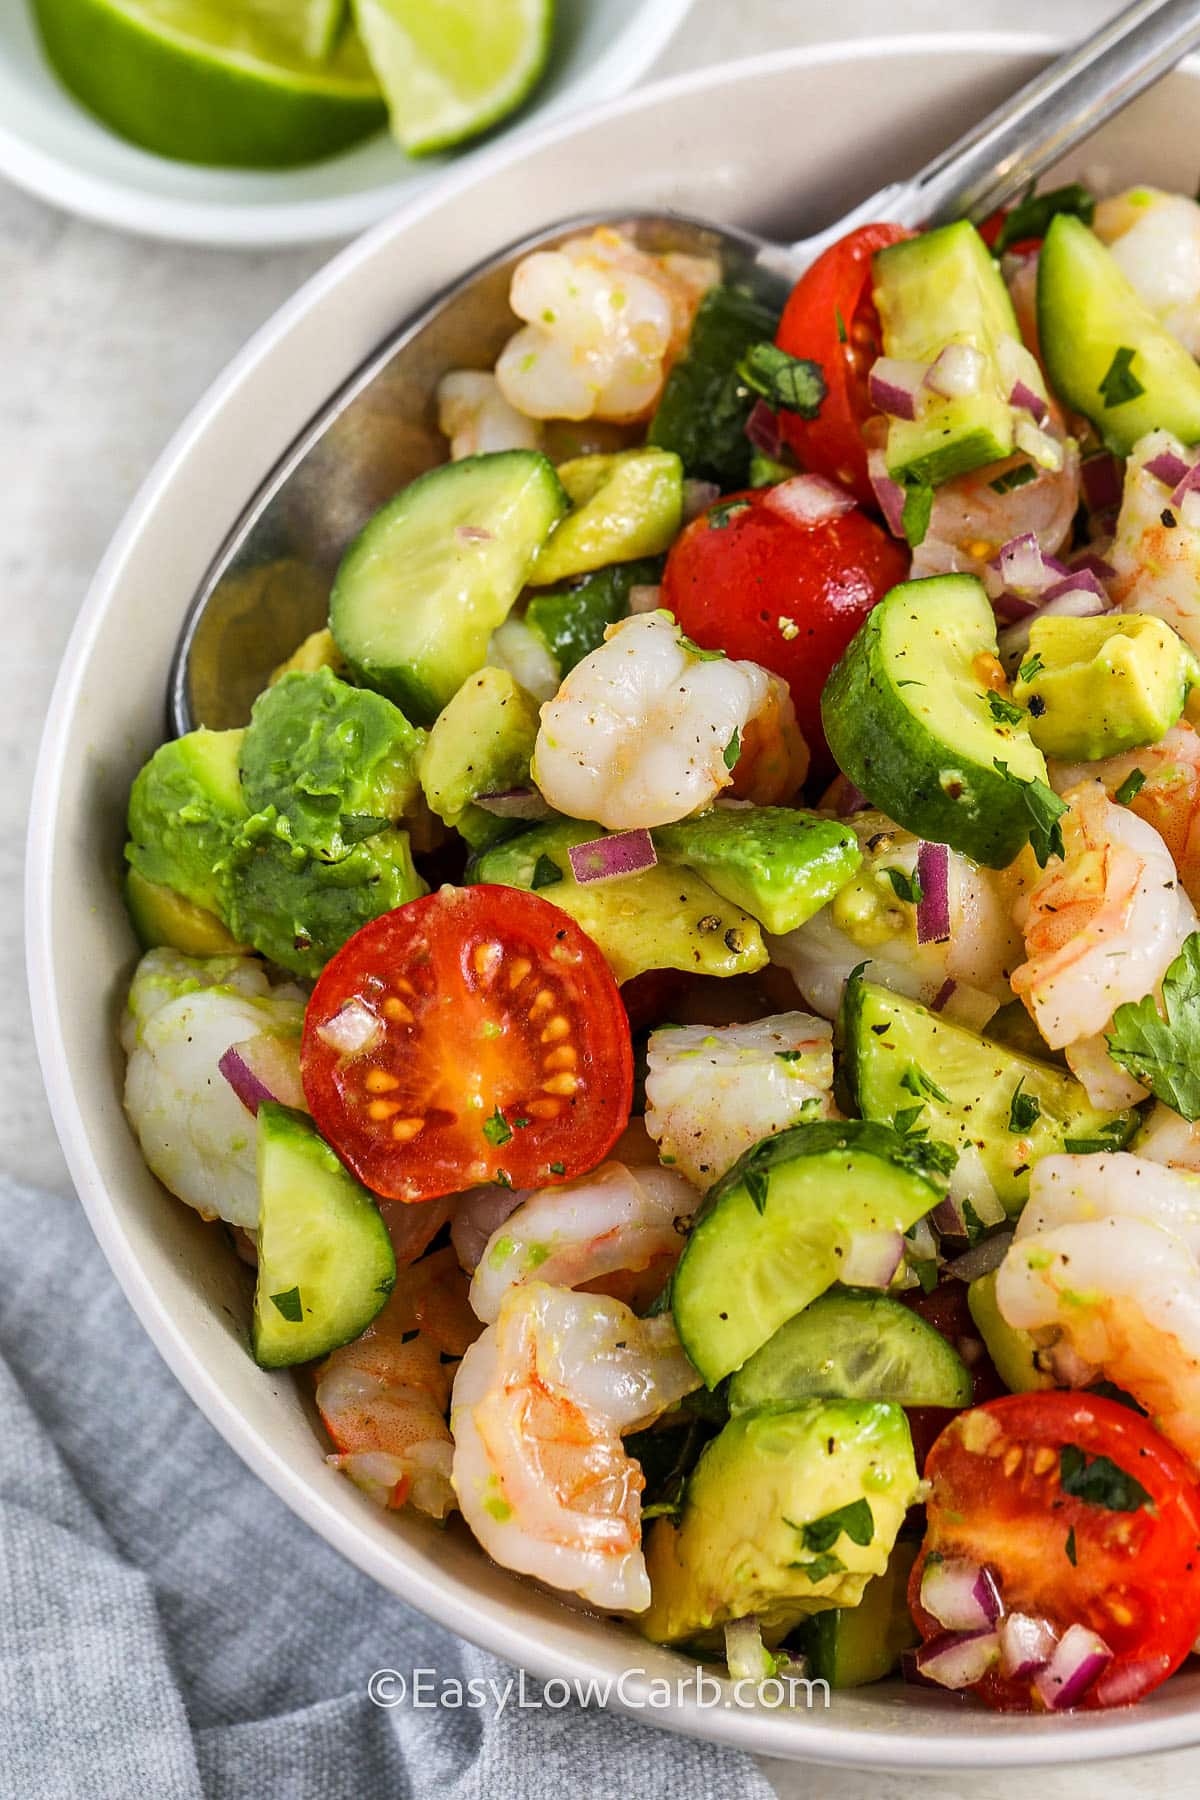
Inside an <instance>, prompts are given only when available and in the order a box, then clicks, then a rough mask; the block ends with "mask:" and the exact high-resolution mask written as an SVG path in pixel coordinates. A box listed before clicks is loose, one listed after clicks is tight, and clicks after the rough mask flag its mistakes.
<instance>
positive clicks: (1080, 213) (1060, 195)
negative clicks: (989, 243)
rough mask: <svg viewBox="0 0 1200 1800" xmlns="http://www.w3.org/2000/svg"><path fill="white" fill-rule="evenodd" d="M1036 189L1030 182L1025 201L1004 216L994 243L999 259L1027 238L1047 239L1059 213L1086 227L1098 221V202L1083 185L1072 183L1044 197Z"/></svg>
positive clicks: (1050, 191) (1048, 192) (1053, 189)
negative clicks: (1070, 216)
mask: <svg viewBox="0 0 1200 1800" xmlns="http://www.w3.org/2000/svg"><path fill="white" fill-rule="evenodd" d="M1036 185H1037V184H1036V182H1031V183H1030V185H1029V188H1028V190H1027V192H1026V194H1025V196H1024V198H1023V199H1021V200H1020V201H1018V203H1017V205H1016V206H1014V207H1013V209H1012V211H1011V212H1009V213H1007V214H1006V215H1005V218H1004V223H1003V225H1001V227H1000V234H999V236H998V237H997V239H996V243H995V252H996V255H997V256H1002V255H1003V254H1004V252H1005V251H1006V250H1007V249H1008V248H1009V247H1010V245H1012V244H1021V243H1024V242H1025V240H1026V238H1044V237H1045V235H1046V232H1047V231H1048V230H1049V228H1050V221H1051V219H1053V218H1054V217H1055V216H1056V215H1057V214H1058V213H1073V214H1074V216H1075V218H1077V219H1082V220H1083V222H1084V224H1085V225H1090V224H1091V222H1092V219H1093V218H1094V217H1095V212H1096V201H1095V198H1094V196H1093V195H1092V194H1091V193H1089V191H1088V189H1087V188H1085V187H1084V186H1083V184H1082V182H1078V181H1071V182H1068V183H1067V185H1066V186H1065V187H1058V188H1050V189H1049V190H1048V191H1047V192H1046V193H1044V194H1038V193H1035V192H1034V189H1035V187H1036Z"/></svg>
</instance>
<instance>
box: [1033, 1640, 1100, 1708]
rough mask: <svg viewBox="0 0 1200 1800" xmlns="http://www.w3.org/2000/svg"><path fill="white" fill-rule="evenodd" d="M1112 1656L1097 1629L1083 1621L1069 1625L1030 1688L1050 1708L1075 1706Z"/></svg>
mask: <svg viewBox="0 0 1200 1800" xmlns="http://www.w3.org/2000/svg"><path fill="white" fill-rule="evenodd" d="M1112 1657H1113V1653H1112V1651H1111V1650H1110V1649H1109V1647H1108V1645H1107V1644H1106V1643H1105V1641H1104V1639H1103V1638H1102V1637H1100V1636H1099V1635H1098V1633H1096V1632H1094V1631H1090V1630H1089V1629H1088V1627H1087V1626H1086V1625H1069V1626H1068V1627H1067V1629H1066V1631H1064V1633H1063V1635H1062V1637H1061V1638H1060V1639H1059V1641H1058V1644H1057V1645H1056V1646H1055V1649H1054V1651H1053V1653H1052V1655H1051V1657H1050V1661H1049V1662H1048V1663H1047V1664H1046V1667H1045V1668H1044V1669H1043V1670H1041V1672H1040V1673H1039V1674H1037V1675H1036V1676H1035V1677H1034V1681H1033V1691H1034V1693H1035V1694H1036V1695H1037V1697H1038V1699H1039V1700H1040V1701H1041V1702H1042V1705H1043V1706H1045V1707H1047V1708H1048V1709H1049V1710H1050V1711H1051V1712H1066V1711H1067V1710H1068V1709H1069V1708H1070V1707H1072V1706H1078V1704H1079V1702H1080V1701H1081V1700H1082V1699H1083V1696H1084V1695H1085V1694H1086V1693H1087V1691H1088V1689H1089V1688H1090V1687H1091V1685H1092V1683H1093V1682H1094V1681H1095V1680H1096V1678H1097V1677H1098V1676H1100V1675H1102V1674H1103V1673H1104V1671H1105V1669H1107V1667H1108V1665H1109V1663H1110V1662H1111V1661H1112Z"/></svg>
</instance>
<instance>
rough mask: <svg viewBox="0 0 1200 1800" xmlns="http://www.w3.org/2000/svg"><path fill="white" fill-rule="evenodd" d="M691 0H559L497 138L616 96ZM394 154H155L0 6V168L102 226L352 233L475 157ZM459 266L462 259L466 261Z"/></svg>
mask: <svg viewBox="0 0 1200 1800" xmlns="http://www.w3.org/2000/svg"><path fill="white" fill-rule="evenodd" d="M691 5H692V0H559V5H558V13H559V17H558V25H557V30H556V35H555V47H554V51H553V55H552V59H551V66H550V69H549V72H548V74H547V76H546V79H545V80H544V81H543V83H542V85H541V86H540V87H539V88H538V90H537V93H536V94H535V95H534V97H533V98H532V100H531V101H530V102H529V103H528V105H526V106H524V107H523V108H522V109H521V111H520V112H519V113H518V114H517V115H516V117H515V119H514V120H513V121H512V122H511V123H510V124H508V125H506V126H502V127H500V130H499V133H497V134H493V136H495V135H503V136H505V137H510V136H514V135H517V134H523V133H525V132H527V131H529V130H530V129H531V128H533V127H535V126H537V125H541V124H544V123H546V121H547V120H549V119H552V118H556V117H558V116H560V115H561V114H563V113H564V112H566V111H567V110H568V109H570V110H572V111H575V110H578V109H579V108H581V107H583V106H585V105H587V104H589V103H590V102H592V101H598V100H605V99H607V98H608V97H609V96H610V95H613V94H621V93H624V91H625V90H626V88H629V87H632V86H633V84H634V83H635V82H636V81H637V80H638V79H639V78H640V76H641V75H642V74H644V72H645V71H646V69H648V68H649V67H650V64H651V63H652V62H653V61H654V59H655V57H656V56H657V55H658V54H659V52H660V50H662V49H663V47H664V45H665V44H666V43H667V41H668V39H669V38H670V37H671V36H672V35H673V33H674V32H675V30H676V28H677V27H678V25H679V24H680V23H681V21H682V20H683V18H684V16H685V15H686V13H687V12H688V10H689V9H690V7H691ZM488 147H489V146H488V142H485V143H484V145H483V146H476V147H474V148H471V147H468V148H466V149H464V150H461V151H458V152H457V153H455V154H453V155H449V156H437V157H428V158H421V159H419V160H418V159H415V158H411V157H406V156H405V155H404V153H403V151H402V150H400V149H399V147H398V146H397V145H396V144H394V143H393V142H392V141H391V139H390V138H389V137H388V136H387V134H386V133H385V132H379V133H377V134H376V135H375V136H374V137H372V138H368V139H367V140H366V141H365V142H363V143H362V144H359V145H357V146H356V147H355V148H354V149H352V150H348V151H346V152H345V154H344V155H341V156H335V157H331V158H329V159H328V160H327V161H325V162H319V163H312V164H309V165H308V166H307V167H305V168H299V169H283V170H250V169H248V170H242V169H209V168H202V167H199V166H198V165H196V164H193V163H182V162H172V161H171V160H169V159H168V158H167V157H162V156H154V155H152V154H151V153H150V152H149V151H146V150H140V149H138V147H137V145H135V144H129V143H126V142H125V140H124V139H123V138H120V137H118V136H116V134H115V133H113V132H111V131H109V130H107V128H106V127H105V126H104V125H102V124H101V123H100V121H99V120H98V119H96V118H93V116H92V115H91V113H89V112H87V111H86V110H85V109H84V108H83V107H82V106H81V105H80V104H79V102H78V101H77V100H75V99H74V98H73V96H72V95H71V94H69V93H68V92H67V90H66V89H65V88H64V87H63V86H62V85H61V83H60V82H59V81H58V78H57V77H56V75H55V74H54V71H53V69H52V68H51V67H50V65H49V63H48V62H47V61H46V58H45V55H44V53H43V51H42V47H41V44H40V42H39V40H38V35H37V29H36V26H35V24H34V20H33V13H32V9H31V7H30V5H29V0H5V4H3V5H0V174H3V175H5V176H6V177H7V178H8V180H10V181H12V182H15V183H16V185H17V186H18V187H23V188H27V189H28V190H29V192H30V193H32V194H36V195H37V196H38V197H39V198H40V199H42V200H48V201H49V202H50V204H51V205H52V206H60V207H62V208H64V210H65V211H67V212H73V213H79V214H81V215H82V216H83V217H84V218H87V219H94V220H96V221H97V222H98V223H99V224H101V225H112V226H115V227H116V228H117V229H118V230H121V231H132V232H137V233H139V234H141V235H142V236H145V237H156V238H172V239H175V240H177V241H179V242H183V243H192V244H220V245H228V246H233V247H242V246H245V247H248V248H251V249H255V250H261V249H266V248H267V247H269V246H270V245H273V244H304V243H315V242H317V241H319V240H322V239H329V238H347V237H352V236H353V235H354V234H355V233H356V232H359V231H362V230H364V229H365V228H366V226H368V225H373V224H374V223H375V221H376V220H377V219H382V218H383V217H384V216H385V215H386V214H387V213H389V212H392V211H393V210H394V209H395V208H396V207H397V206H400V205H401V204H403V202H404V201H406V200H408V199H410V198H412V197H413V196H414V195H415V194H417V193H419V192H421V191H422V190H423V189H425V188H427V187H428V186H429V185H430V184H431V183H432V182H434V181H436V180H437V179H438V177H439V176H440V175H443V174H444V173H445V171H446V169H447V168H449V167H452V166H453V165H455V164H458V163H462V162H463V161H470V160H472V159H473V158H476V157H478V156H480V155H481V154H486V153H487V149H488ZM468 260H469V258H468Z"/></svg>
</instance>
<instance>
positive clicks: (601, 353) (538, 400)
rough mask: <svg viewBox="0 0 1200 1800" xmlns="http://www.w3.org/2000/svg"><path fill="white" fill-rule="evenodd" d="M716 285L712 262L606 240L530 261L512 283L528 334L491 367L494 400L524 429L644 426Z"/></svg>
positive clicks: (539, 254) (613, 235) (579, 242)
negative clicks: (573, 422) (521, 417)
mask: <svg viewBox="0 0 1200 1800" xmlns="http://www.w3.org/2000/svg"><path fill="white" fill-rule="evenodd" d="M719 280H720V269H719V267H718V265H717V264H716V262H715V261H712V260H710V259H708V258H704V257H687V256H649V255H647V254H646V253H645V252H644V251H641V250H639V249H637V248H636V246H635V245H633V244H631V243H630V242H629V241H628V240H627V239H625V238H623V237H622V236H621V235H620V233H619V232H615V231H611V230H600V231H596V232H593V234H592V235H591V237H587V238H571V239H570V240H569V241H568V242H567V243H565V244H564V245H563V246H562V248H561V249H560V250H535V251H533V252H532V253H531V254H530V255H529V256H526V257H523V258H522V260H521V261H520V262H519V263H518V264H517V267H516V270H515V271H514V273H513V279H512V287H511V290H510V293H509V300H510V303H511V305H512V309H513V311H514V312H515V313H516V315H517V317H518V318H519V319H524V320H525V321H526V324H525V327H524V329H523V330H521V331H518V332H517V334H516V336H515V337H513V338H511V339H510V340H509V342H508V343H507V344H506V346H505V348H504V349H503V350H502V351H501V353H500V357H499V360H498V361H497V363H496V379H497V381H498V383H499V385H500V389H501V392H502V393H503V395H504V397H505V399H506V400H507V401H508V402H509V404H510V405H511V406H513V407H515V408H516V409H517V410H518V411H519V412H521V413H524V414H526V415H527V416H528V417H529V418H532V419H590V418H598V419H610V420H616V421H632V420H636V419H642V418H645V417H647V416H648V414H649V413H651V412H652V411H653V409H654V407H655V406H656V405H657V403H658V398H659V395H660V394H661V392H662V386H663V382H664V381H665V379H666V375H667V370H668V368H669V367H670V364H671V362H672V361H673V359H674V358H675V357H676V356H678V354H679V352H680V350H681V349H682V348H683V346H684V344H685V343H686V342H687V336H688V332H689V331H690V329H691V323H692V319H693V318H694V316H695V312H696V308H697V306H698V305H699V304H700V299H701V297H702V295H703V294H704V292H705V290H706V289H707V288H709V287H711V286H712V285H713V283H714V282H716V281H719Z"/></svg>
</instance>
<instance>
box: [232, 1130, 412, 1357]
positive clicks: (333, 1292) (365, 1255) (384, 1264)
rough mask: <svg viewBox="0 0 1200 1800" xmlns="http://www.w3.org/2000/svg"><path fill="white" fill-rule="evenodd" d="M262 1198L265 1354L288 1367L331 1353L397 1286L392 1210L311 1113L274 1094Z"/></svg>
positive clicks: (258, 1334)
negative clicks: (385, 1210)
mask: <svg viewBox="0 0 1200 1800" xmlns="http://www.w3.org/2000/svg"><path fill="white" fill-rule="evenodd" d="M258 1195H259V1213H258V1278H257V1284H256V1286H255V1290H254V1324H253V1343H254V1358H255V1361H256V1362H258V1363H261V1364H262V1366H263V1367H264V1368H267V1369H278V1368H283V1367H285V1366H287V1365H288V1364H290V1363H304V1362H312V1361H313V1359H314V1358H315V1357H318V1356H328V1355H329V1353H330V1351H331V1350H336V1349H337V1348H338V1346H339V1344H348V1343H351V1342H352V1341H353V1339H354V1338H356V1337H359V1336H360V1335H361V1334H362V1332H364V1331H365V1330H366V1328H367V1326H368V1325H369V1324H370V1323H371V1320H372V1319H373V1318H374V1317H375V1315H376V1313H377V1312H378V1311H379V1309H380V1307H381V1306H382V1305H383V1304H384V1302H385V1301H386V1299H387V1297H388V1295H389V1294H390V1293H391V1291H392V1287H393V1284H394V1283H395V1280H396V1257H395V1253H394V1252H393V1250H392V1241H391V1239H390V1237H389V1236H388V1230H387V1226H386V1225H385V1224H384V1222H383V1216H382V1214H381V1213H380V1211H379V1207H378V1206H377V1205H376V1203H375V1199H374V1197H373V1195H371V1194H369V1193H368V1192H367V1190H366V1188H364V1187H361V1186H360V1185H359V1183H358V1182H357V1181H355V1179H354V1177H353V1176H352V1175H351V1174H350V1173H349V1172H348V1171H347V1170H346V1169H344V1168H343V1167H342V1164H341V1163H340V1162H339V1161H338V1159H337V1157H336V1156H335V1155H334V1153H333V1151H332V1150H331V1149H330V1148H329V1145H328V1144H327V1143H325V1141H324V1139H323V1138H321V1137H320V1136H319V1135H318V1133H317V1130H316V1127H315V1126H314V1125H313V1123H312V1120H311V1119H309V1118H308V1116H307V1114H305V1113H300V1112H293V1111H292V1110H291V1109H290V1108H289V1107H286V1106H277V1105H275V1103H274V1102H273V1101H264V1103H263V1104H262V1105H261V1106H260V1107H259V1109H258Z"/></svg>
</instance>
